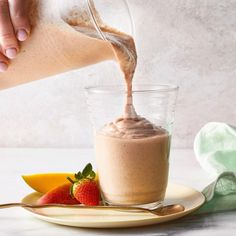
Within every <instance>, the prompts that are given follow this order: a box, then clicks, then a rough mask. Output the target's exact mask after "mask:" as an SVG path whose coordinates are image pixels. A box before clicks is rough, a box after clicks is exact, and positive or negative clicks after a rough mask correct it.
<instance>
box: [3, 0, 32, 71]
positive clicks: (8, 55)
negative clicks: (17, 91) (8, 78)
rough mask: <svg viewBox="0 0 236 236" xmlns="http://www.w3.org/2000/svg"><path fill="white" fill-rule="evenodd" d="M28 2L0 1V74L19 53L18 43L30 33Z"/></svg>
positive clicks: (20, 0)
mask: <svg viewBox="0 0 236 236" xmlns="http://www.w3.org/2000/svg"><path fill="white" fill-rule="evenodd" d="M27 6H28V0H0V72H4V71H6V70H7V68H8V65H9V62H10V60H11V59H13V58H15V57H16V55H17V53H18V52H19V42H20V41H25V40H26V39H27V38H28V36H29V33H30V23H29V19H28V15H27V14H28V9H27Z"/></svg>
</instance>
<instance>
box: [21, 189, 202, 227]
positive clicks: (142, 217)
mask: <svg viewBox="0 0 236 236" xmlns="http://www.w3.org/2000/svg"><path fill="white" fill-rule="evenodd" d="M40 196H41V194H39V193H36V192H35V193H31V194H29V195H27V196H26V197H25V198H24V199H23V200H22V202H23V203H26V204H36V202H37V200H38V199H39V197H40ZM204 201H205V198H204V196H203V195H202V193H200V192H198V191H197V190H195V189H192V188H189V187H186V186H183V185H180V184H169V185H168V187H167V193H166V199H165V201H164V204H165V205H167V204H173V203H179V204H182V205H183V206H184V207H185V211H183V212H180V213H176V214H173V215H169V216H155V215H153V214H151V213H145V212H144V213H142V212H123V211H117V210H102V209H99V210H98V209H71V208H56V207H55V208H44V209H42V208H41V209H33V210H29V209H27V210H28V211H29V212H30V213H31V214H33V215H34V216H35V217H37V218H39V219H41V220H44V221H47V222H51V223H55V224H60V225H67V226H74V227H87V228H125V227H136V226H144V225H152V224H159V223H163V222H167V221H171V220H175V219H178V218H180V217H183V216H185V215H187V214H189V213H191V212H193V211H194V210H196V209H197V208H199V207H200V206H201V205H202V204H203V203H204Z"/></svg>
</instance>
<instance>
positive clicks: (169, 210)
mask: <svg viewBox="0 0 236 236" xmlns="http://www.w3.org/2000/svg"><path fill="white" fill-rule="evenodd" d="M10 207H23V208H31V209H37V208H52V207H59V208H77V209H95V210H98V209H102V210H117V211H128V212H146V213H151V214H154V215H157V216H164V215H171V214H174V213H176V212H181V211H183V210H184V207H183V206H182V205H180V204H174V205H167V206H162V207H159V208H157V209H153V210H150V209H146V208H141V207H130V206H82V205H66V204H45V205H36V204H35V205H32V204H25V203H5V204H0V209H3V208H10Z"/></svg>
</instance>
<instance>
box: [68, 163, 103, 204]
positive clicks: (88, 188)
mask: <svg viewBox="0 0 236 236" xmlns="http://www.w3.org/2000/svg"><path fill="white" fill-rule="evenodd" d="M95 176H96V174H95V172H94V171H93V167H92V165H91V164H90V163H89V164H88V165H86V166H85V168H84V170H83V171H82V172H78V173H77V174H75V180H72V179H71V178H67V179H68V180H69V181H70V182H71V183H73V185H72V187H71V195H72V196H73V197H74V198H75V199H77V201H79V202H80V203H82V204H84V205H87V206H97V205H99V200H100V191H99V187H98V184H97V181H95V180H94V179H95Z"/></svg>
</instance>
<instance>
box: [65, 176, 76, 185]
mask: <svg viewBox="0 0 236 236" xmlns="http://www.w3.org/2000/svg"><path fill="white" fill-rule="evenodd" d="M66 178H67V179H68V180H69V181H70V182H71V183H72V184H74V183H75V181H74V180H72V179H71V178H70V177H66Z"/></svg>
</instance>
